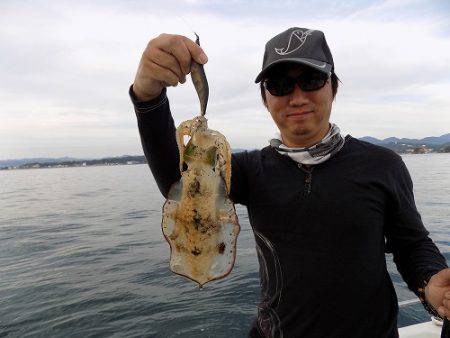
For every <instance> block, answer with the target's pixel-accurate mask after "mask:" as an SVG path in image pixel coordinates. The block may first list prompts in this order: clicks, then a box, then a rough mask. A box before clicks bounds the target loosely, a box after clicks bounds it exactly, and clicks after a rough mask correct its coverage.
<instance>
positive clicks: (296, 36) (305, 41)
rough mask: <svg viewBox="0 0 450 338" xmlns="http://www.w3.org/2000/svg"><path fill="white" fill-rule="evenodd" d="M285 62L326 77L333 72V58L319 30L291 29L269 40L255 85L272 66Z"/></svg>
mask: <svg viewBox="0 0 450 338" xmlns="http://www.w3.org/2000/svg"><path fill="white" fill-rule="evenodd" d="M285 62H294V63H299V64H302V65H305V66H309V67H312V68H314V69H317V70H319V71H321V72H324V73H326V74H328V75H331V73H332V72H333V71H334V62H333V56H332V55H331V52H330V48H329V47H328V44H327V41H326V40H325V35H324V34H323V32H321V31H319V30H313V29H308V28H298V27H292V28H289V29H288V30H285V31H284V32H282V33H280V34H278V35H276V36H274V37H273V38H272V39H270V40H269V41H268V42H267V43H266V49H265V51H264V59H263V65H262V70H261V72H260V73H259V74H258V76H257V77H256V79H255V83H258V82H260V81H261V80H262V79H263V77H264V74H265V73H266V72H267V71H268V70H269V69H271V68H272V67H273V66H275V65H278V64H280V63H285Z"/></svg>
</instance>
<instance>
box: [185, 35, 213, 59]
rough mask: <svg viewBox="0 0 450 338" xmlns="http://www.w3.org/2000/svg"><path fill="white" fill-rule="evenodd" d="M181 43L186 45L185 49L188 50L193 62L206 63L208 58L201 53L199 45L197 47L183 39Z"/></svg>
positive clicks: (188, 40)
mask: <svg viewBox="0 0 450 338" xmlns="http://www.w3.org/2000/svg"><path fill="white" fill-rule="evenodd" d="M183 38H184V39H183V41H184V43H185V45H186V47H187V48H188V49H189V52H190V53H191V55H192V58H193V59H194V61H195V62H197V63H200V64H202V65H203V64H205V63H206V62H208V57H207V56H206V54H205V52H204V51H203V49H202V47H200V46H199V45H197V44H196V43H195V42H194V41H192V40H190V39H188V38H186V37H183Z"/></svg>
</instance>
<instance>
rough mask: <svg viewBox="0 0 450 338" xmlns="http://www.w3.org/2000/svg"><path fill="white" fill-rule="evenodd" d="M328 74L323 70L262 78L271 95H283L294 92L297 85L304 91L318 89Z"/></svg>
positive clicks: (325, 80) (323, 84)
mask: <svg viewBox="0 0 450 338" xmlns="http://www.w3.org/2000/svg"><path fill="white" fill-rule="evenodd" d="M328 78H329V76H328V74H325V73H323V72H314V71H313V72H303V73H301V74H300V75H299V76H296V77H291V76H273V77H270V78H267V79H265V80H264V82H263V83H264V87H265V88H266V89H267V90H268V91H269V93H270V94H272V95H273V96H284V95H289V94H292V93H293V92H294V89H295V85H298V86H299V87H300V89H301V90H303V91H304V92H312V91H315V90H319V89H320V88H322V87H323V86H325V84H326V83H327V80H328Z"/></svg>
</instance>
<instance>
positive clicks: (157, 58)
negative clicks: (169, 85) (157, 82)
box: [149, 49, 186, 83]
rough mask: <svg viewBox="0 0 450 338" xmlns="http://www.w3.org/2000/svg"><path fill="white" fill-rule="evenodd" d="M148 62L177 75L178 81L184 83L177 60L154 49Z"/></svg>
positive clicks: (184, 79)
mask: <svg viewBox="0 0 450 338" xmlns="http://www.w3.org/2000/svg"><path fill="white" fill-rule="evenodd" d="M149 61H150V62H153V63H156V64H157V65H159V66H161V67H162V68H166V69H169V70H170V71H172V72H173V73H174V74H176V75H177V77H178V81H179V82H181V83H184V82H185V81H186V76H185V75H184V74H183V71H182V70H181V67H180V64H179V63H178V61H177V59H176V58H175V57H174V56H172V55H171V54H169V53H166V52H164V51H162V50H160V49H155V50H154V51H153V53H152V55H151V60H149Z"/></svg>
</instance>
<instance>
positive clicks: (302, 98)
mask: <svg viewBox="0 0 450 338" xmlns="http://www.w3.org/2000/svg"><path fill="white" fill-rule="evenodd" d="M308 101H309V100H308V97H307V92H304V91H303V90H301V89H300V87H299V86H298V84H295V87H294V91H293V92H292V93H291V96H290V100H289V104H291V105H293V106H301V105H303V104H306V103H308Z"/></svg>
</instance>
